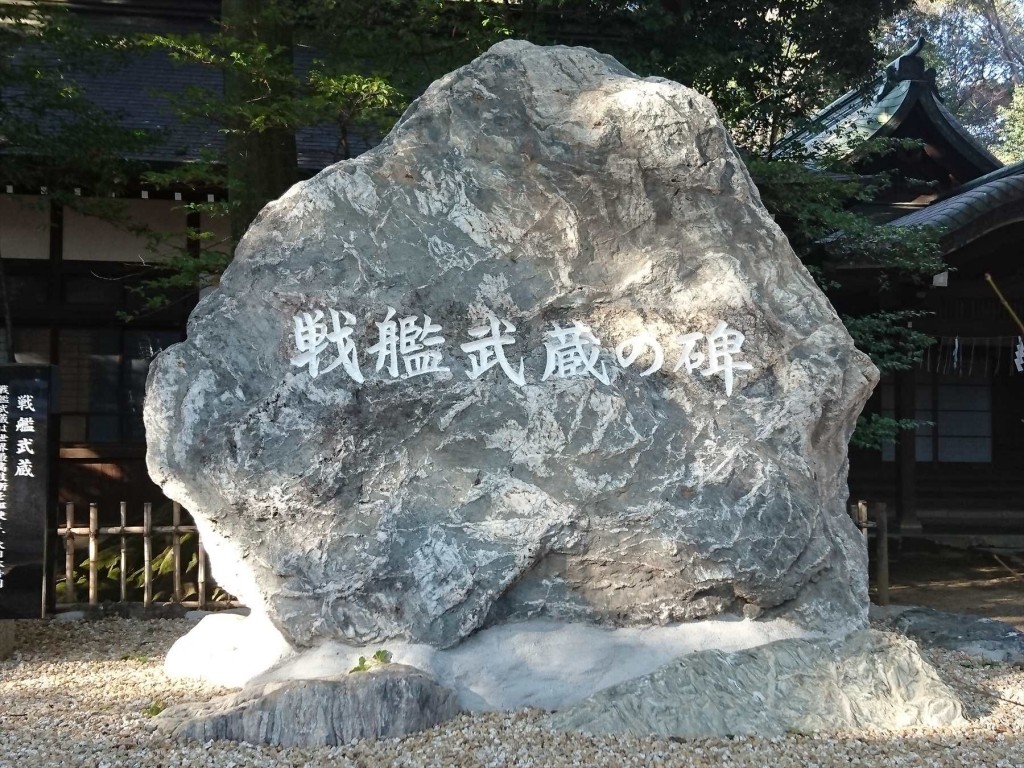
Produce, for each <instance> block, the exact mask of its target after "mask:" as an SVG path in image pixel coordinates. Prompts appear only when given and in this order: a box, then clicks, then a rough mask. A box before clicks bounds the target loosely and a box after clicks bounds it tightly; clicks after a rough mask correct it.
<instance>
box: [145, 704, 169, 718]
mask: <svg viewBox="0 0 1024 768" xmlns="http://www.w3.org/2000/svg"><path fill="white" fill-rule="evenodd" d="M165 709H167V705H166V704H164V703H163V702H162V701H153V702H152V703H151V704H150V705H149V706H148V707H146V708H145V709H144V710H142V714H143V715H145V716H146V717H156V716H157V715H159V714H160V713H161V712H163V711H164V710H165Z"/></svg>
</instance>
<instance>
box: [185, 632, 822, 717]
mask: <svg viewBox="0 0 1024 768" xmlns="http://www.w3.org/2000/svg"><path fill="white" fill-rule="evenodd" d="M204 621H205V620H204ZM809 636H813V635H812V634H810V633H808V632H806V631H804V630H802V629H800V628H798V627H796V626H795V625H793V624H791V623H789V622H787V621H783V620H775V621H744V620H740V619H734V620H728V619H721V620H715V621H699V622H692V623H687V624H677V625H674V626H669V627H648V628H622V629H601V628H599V627H595V626H592V625H589V624H567V623H560V622H554V621H527V622H521V623H517V624H506V625H503V626H498V627H491V628H490V629H485V630H483V631H482V632H478V633H477V634H475V635H473V636H472V637H470V638H469V639H468V640H466V641H465V642H463V643H461V644H460V645H459V646H457V647H455V648H450V649H447V650H443V651H442V650H437V649H436V648H432V647H430V646H427V645H416V644H409V643H402V642H396V641H392V642H384V643H381V644H379V645H375V646H367V647H364V648H354V647H352V646H348V645H343V644H342V643H336V642H332V643H325V644H323V645H321V646H319V647H317V648H312V649H309V650H306V651H303V652H302V653H300V654H298V655H296V656H293V657H291V658H289V659H287V660H285V661H284V662H283V663H282V664H280V665H278V666H277V667H275V668H274V669H272V670H270V671H269V672H267V673H265V674H262V675H259V676H258V677H257V678H255V680H254V682H260V683H262V682H271V681H277V680H294V679H303V678H320V677H330V676H332V675H338V674H345V673H347V672H348V671H349V670H350V669H352V667H354V666H355V665H356V663H357V662H358V659H359V656H366V657H368V658H369V657H370V656H372V655H373V652H374V651H376V650H377V649H378V648H386V649H387V650H389V651H391V652H392V653H393V654H394V658H393V660H394V661H395V662H398V663H400V664H408V665H409V666H413V667H417V668H419V669H422V670H424V671H426V672H429V673H431V674H432V675H434V677H435V678H437V680H438V681H439V682H440V683H441V684H442V685H445V686H448V687H450V688H453V689H454V690H455V692H456V693H457V694H458V697H459V703H460V705H461V706H462V707H464V708H465V709H468V710H471V711H488V710H507V709H517V708H520V707H539V708H542V709H560V708H562V707H566V706H570V705H572V704H575V703H577V702H579V701H581V700H582V699H584V698H586V697H587V696H590V695H591V694H592V693H594V692H596V691H599V690H601V689H602V688H607V687H608V686H610V685H615V684H616V683H620V682H623V681H625V680H629V679H631V678H634V677H638V676H640V675H646V674H649V673H650V672H653V671H654V670H655V669H657V668H658V667H660V666H662V665H664V664H666V663H668V662H669V661H671V660H672V659H674V658H676V657H678V656H681V655H684V654H687V653H692V652H694V651H699V650H707V649H712V648H718V649H721V650H726V651H737V650H742V649H744V648H751V647H754V646H757V645H762V644H764V643H768V642H772V641H774V640H781V639H783V638H790V637H809Z"/></svg>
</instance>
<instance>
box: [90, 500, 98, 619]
mask: <svg viewBox="0 0 1024 768" xmlns="http://www.w3.org/2000/svg"><path fill="white" fill-rule="evenodd" d="M99 532H100V508H99V506H98V505H97V504H96V503H95V502H94V503H92V504H90V505H89V605H99V602H100V573H99V563H97V560H98V559H99V554H100V537H99Z"/></svg>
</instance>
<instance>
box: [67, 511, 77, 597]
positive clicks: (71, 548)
mask: <svg viewBox="0 0 1024 768" xmlns="http://www.w3.org/2000/svg"><path fill="white" fill-rule="evenodd" d="M64 515H65V519H66V521H67V522H66V527H65V529H64V602H65V603H74V602H76V599H77V596H76V594H75V593H76V591H77V590H76V587H75V534H74V533H72V532H71V531H72V529H73V528H74V527H75V505H74V504H72V503H71V502H70V501H69V502H68V503H67V504H65V505H64Z"/></svg>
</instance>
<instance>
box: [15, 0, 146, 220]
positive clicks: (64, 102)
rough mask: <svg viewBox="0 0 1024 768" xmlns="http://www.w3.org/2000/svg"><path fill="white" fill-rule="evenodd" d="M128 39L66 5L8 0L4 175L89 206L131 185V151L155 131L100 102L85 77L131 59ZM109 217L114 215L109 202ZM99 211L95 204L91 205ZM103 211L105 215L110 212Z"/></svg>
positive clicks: (20, 184) (74, 204) (137, 149)
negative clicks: (107, 32) (81, 192)
mask: <svg viewBox="0 0 1024 768" xmlns="http://www.w3.org/2000/svg"><path fill="white" fill-rule="evenodd" d="M125 52H126V46H125V45H124V43H123V41H122V40H120V39H118V38H116V37H111V36H104V35H98V34H95V33H89V32H86V31H85V30H84V29H82V28H81V27H80V26H79V25H77V24H76V23H75V21H74V18H73V17H72V16H71V14H69V13H67V12H65V11H64V10H63V9H60V8H54V7H52V6H50V5H48V4H47V5H44V4H38V3H36V4H32V3H30V4H26V5H22V4H11V3H4V4H2V5H0V91H2V92H3V94H4V98H3V99H2V100H0V150H2V151H0V177H2V178H3V179H4V182H5V183H7V184H13V185H15V186H18V187H28V188H31V189H38V188H40V187H45V188H46V189H47V194H48V195H49V196H50V198H51V199H57V200H59V201H60V202H62V203H64V204H65V205H68V206H71V207H76V208H82V207H83V206H85V205H87V204H88V201H87V200H86V199H85V198H83V197H79V196H77V195H76V194H75V189H76V188H77V189H86V190H89V192H90V193H91V195H92V196H93V197H109V195H111V194H117V193H120V192H122V191H123V190H124V187H125V185H126V184H127V183H128V182H129V181H131V180H132V179H133V178H134V177H135V175H136V173H137V168H136V166H134V164H132V163H131V162H129V161H127V160H125V158H126V157H130V156H133V155H137V154H138V153H140V152H142V151H143V150H144V149H145V148H146V147H148V146H150V145H151V143H152V141H153V140H154V137H153V135H152V134H150V133H148V132H146V131H142V130H139V129H136V128H131V127H127V126H124V125H123V124H122V123H121V120H120V116H119V115H115V114H110V113H107V112H105V111H104V110H103V109H102V108H100V107H98V106H97V105H96V104H95V103H94V102H93V101H92V100H91V99H90V98H88V96H87V94H86V93H85V92H84V90H83V89H82V87H81V86H80V85H79V84H78V82H77V79H76V78H78V77H80V76H81V75H96V74H100V73H102V72H106V71H110V70H111V69H112V68H116V67H117V66H119V65H120V64H122V63H123V58H122V56H123V54H124V53H125ZM104 208H105V209H106V214H105V217H109V218H114V215H113V211H112V210H111V208H112V206H111V204H110V203H109V202H108V203H106V204H105V206H104ZM85 212H86V213H94V212H93V211H85ZM104 213H105V212H104V211H103V210H101V211H100V215H104Z"/></svg>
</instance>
